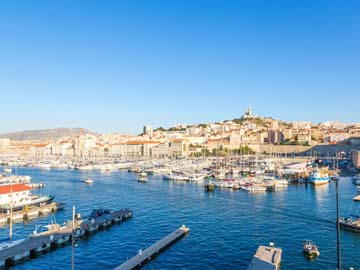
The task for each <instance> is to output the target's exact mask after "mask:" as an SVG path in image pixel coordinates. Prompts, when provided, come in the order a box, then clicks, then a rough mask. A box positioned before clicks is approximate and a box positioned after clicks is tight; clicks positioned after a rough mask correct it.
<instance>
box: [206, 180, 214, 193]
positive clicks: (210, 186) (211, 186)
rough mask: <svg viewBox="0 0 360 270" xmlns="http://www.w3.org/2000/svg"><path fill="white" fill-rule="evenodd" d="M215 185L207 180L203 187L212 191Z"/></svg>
mask: <svg viewBox="0 0 360 270" xmlns="http://www.w3.org/2000/svg"><path fill="white" fill-rule="evenodd" d="M214 188H215V185H214V184H213V183H212V182H209V183H208V184H206V185H204V189H205V190H206V191H214Z"/></svg>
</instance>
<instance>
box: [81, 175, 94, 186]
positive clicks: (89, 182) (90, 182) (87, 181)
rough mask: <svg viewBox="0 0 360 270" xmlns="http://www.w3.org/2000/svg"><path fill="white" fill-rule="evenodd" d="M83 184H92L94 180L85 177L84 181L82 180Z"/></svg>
mask: <svg viewBox="0 0 360 270" xmlns="http://www.w3.org/2000/svg"><path fill="white" fill-rule="evenodd" d="M83 182H84V183H85V184H88V185H91V184H93V183H94V180H92V179H91V178H90V177H87V178H86V179H84V180H83Z"/></svg>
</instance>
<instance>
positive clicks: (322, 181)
mask: <svg viewBox="0 0 360 270" xmlns="http://www.w3.org/2000/svg"><path fill="white" fill-rule="evenodd" d="M309 180H310V183H311V184H313V185H315V186H318V185H325V184H327V183H329V182H330V177H324V178H310V179H309Z"/></svg>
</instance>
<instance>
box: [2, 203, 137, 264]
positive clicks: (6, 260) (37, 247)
mask: <svg viewBox="0 0 360 270" xmlns="http://www.w3.org/2000/svg"><path fill="white" fill-rule="evenodd" d="M132 215H133V213H132V211H131V210H129V209H122V210H119V211H114V212H110V213H108V214H104V215H102V216H99V217H94V218H92V219H90V220H89V219H86V220H84V221H76V228H75V234H74V235H75V238H81V237H83V236H85V235H89V234H90V233H95V232H97V231H98V230H99V229H101V228H103V227H107V226H111V225H114V224H117V223H120V222H122V221H125V220H127V219H129V218H131V217H132ZM71 240H72V228H71V227H69V228H65V229H62V230H59V231H55V232H53V233H51V234H45V235H40V236H34V237H31V238H29V239H26V240H24V241H23V242H21V243H19V244H17V245H14V246H11V247H8V248H5V249H2V250H0V269H3V268H5V267H8V266H13V265H17V264H19V263H21V262H23V261H26V260H29V259H32V258H35V257H37V256H38V255H39V254H42V253H46V252H48V251H49V250H54V249H56V248H57V247H61V246H63V245H67V244H70V243H71Z"/></svg>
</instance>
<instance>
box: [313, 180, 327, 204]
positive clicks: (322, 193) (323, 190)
mask: <svg viewBox="0 0 360 270" xmlns="http://www.w3.org/2000/svg"><path fill="white" fill-rule="evenodd" d="M330 187H331V186H330V185H313V186H312V187H311V188H312V189H314V193H315V200H316V202H317V204H318V206H321V205H323V204H325V203H326V202H327V199H328V198H329V194H330V193H329V191H330Z"/></svg>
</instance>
